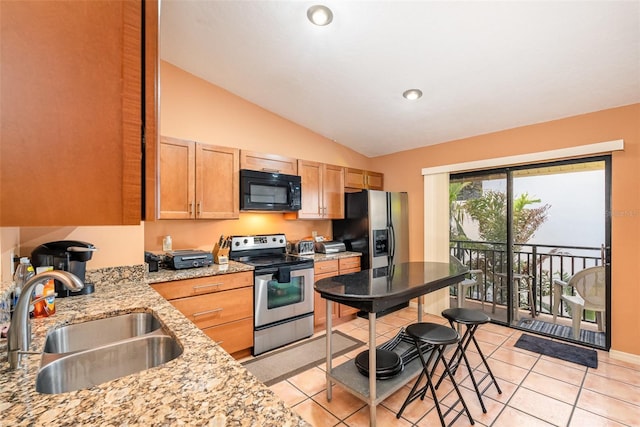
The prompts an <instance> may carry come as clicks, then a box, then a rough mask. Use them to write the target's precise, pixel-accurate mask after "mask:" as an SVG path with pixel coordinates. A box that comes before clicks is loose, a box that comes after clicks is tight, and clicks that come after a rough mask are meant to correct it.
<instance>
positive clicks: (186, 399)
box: [0, 263, 308, 426]
mask: <svg viewBox="0 0 640 427" xmlns="http://www.w3.org/2000/svg"><path fill="white" fill-rule="evenodd" d="M235 264H236V263H233V264H232V263H230V264H229V266H228V267H227V270H221V269H219V268H218V267H219V266H213V267H210V268H206V269H193V270H189V271H188V272H187V271H180V272H175V271H169V272H167V271H164V272H158V273H157V274H156V273H151V274H149V277H148V280H147V277H146V273H145V272H144V269H145V267H144V266H136V267H118V268H110V269H103V270H100V271H96V272H87V280H89V281H92V282H93V283H95V287H96V291H95V292H94V293H93V294H90V295H83V296H76V297H70V298H61V299H56V314H55V315H54V316H52V317H49V318H45V319H33V320H32V328H33V342H32V345H31V349H30V350H33V351H41V350H42V347H43V344H44V338H45V334H46V332H47V330H49V329H51V328H55V327H57V326H60V325H64V324H71V323H78V322H83V321H87V320H93V319H99V318H104V317H107V316H111V315H116V314H121V313H126V312H132V311H137V312H153V313H154V314H156V315H157V316H158V318H159V319H160V320H161V322H162V323H164V325H165V326H167V327H168V329H170V330H171V331H172V333H173V334H175V337H176V338H177V339H178V341H179V342H180V344H181V345H182V346H183V348H184V351H183V353H182V355H180V356H179V357H178V358H176V359H174V360H172V361H170V362H167V363H165V364H163V365H161V366H158V367H155V368H151V369H148V370H145V371H142V372H139V373H136V374H132V375H128V376H126V377H123V378H119V379H116V380H113V381H109V382H106V383H103V384H100V385H97V386H95V387H92V388H90V389H86V390H78V391H73V392H68V393H61V394H54V395H48V394H40V393H38V392H36V391H35V377H36V373H37V370H38V367H39V365H40V356H39V355H28V356H23V357H22V365H21V367H20V368H19V369H17V370H15V371H11V370H9V367H8V363H7V356H6V339H5V340H2V341H0V414H2V417H1V418H2V421H0V425H12V426H23V425H24V426H26V425H29V426H31V425H47V426H60V425H85V426H93V425H95V426H103V425H173V424H183V425H211V426H257V425H259V426H308V423H307V422H305V421H304V420H303V419H302V418H301V417H300V416H298V415H297V414H295V413H294V412H293V411H292V410H291V409H290V408H289V407H287V406H286V405H285V403H284V402H283V401H282V400H280V398H278V397H277V396H276V395H275V394H274V393H273V392H271V390H269V389H268V388H267V387H266V386H265V385H264V384H262V383H261V382H260V381H258V380H257V379H256V378H255V377H254V376H253V375H252V374H251V373H249V371H247V370H246V369H244V367H242V365H240V364H239V363H238V362H237V361H236V360H234V359H233V358H232V357H231V356H230V355H229V354H228V353H226V352H225V351H224V350H223V349H222V348H221V347H219V346H218V345H217V344H216V343H215V342H214V341H212V340H211V339H210V338H209V337H207V336H206V335H205V334H204V333H203V332H202V331H201V330H200V329H198V328H197V327H196V326H195V325H194V324H193V323H191V322H190V321H189V320H187V319H186V318H185V317H184V316H183V315H182V314H181V313H180V312H179V311H178V310H176V309H175V308H174V307H173V306H172V305H171V304H169V303H168V302H167V301H166V300H165V299H164V298H162V297H161V296H160V295H159V294H158V293H156V292H155V291H154V290H153V289H151V287H150V286H148V284H147V283H148V282H161V281H168V280H175V279H172V278H187V277H183V275H187V276H188V277H193V276H191V274H196V275H215V274H224V273H232V272H236V271H245V269H247V268H248V267H247V266H243V265H235ZM236 269H240V270H236ZM248 269H249V270H250V269H251V268H248ZM196 270H198V271H196ZM90 275H91V277H90ZM9 288H10V284H6V283H2V284H0V294H4V293H6V292H7V291H8V289H9Z"/></svg>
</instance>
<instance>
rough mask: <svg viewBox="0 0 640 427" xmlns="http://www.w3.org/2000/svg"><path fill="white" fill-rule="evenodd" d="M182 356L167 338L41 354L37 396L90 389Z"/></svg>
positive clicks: (176, 344)
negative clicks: (38, 393)
mask: <svg viewBox="0 0 640 427" xmlns="http://www.w3.org/2000/svg"><path fill="white" fill-rule="evenodd" d="M181 354H182V347H181V346H180V344H179V343H178V342H177V341H176V340H175V339H174V338H173V337H171V336H169V335H147V336H140V337H135V338H129V339H126V340H123V341H118V342H114V343H111V344H107V345H103V346H100V347H95V348H91V349H89V350H84V351H78V352H76V353H69V354H64V355H62V354H46V353H45V354H43V356H42V365H41V368H40V370H39V371H38V376H37V378H36V390H37V391H38V392H40V393H48V394H55V393H65V392H69V391H73V390H80V389H84V388H90V387H93V386H95V385H98V384H101V383H104V382H106V381H111V380H114V379H117V378H121V377H124V376H127V375H130V374H133V373H136V372H140V371H143V370H145V369H149V368H152V367H155V366H159V365H161V364H163V363H166V362H168V361H170V360H173V359H175V358H176V357H178V356H180V355H181Z"/></svg>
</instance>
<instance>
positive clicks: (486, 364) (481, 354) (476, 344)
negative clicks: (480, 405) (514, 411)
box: [471, 335, 502, 394]
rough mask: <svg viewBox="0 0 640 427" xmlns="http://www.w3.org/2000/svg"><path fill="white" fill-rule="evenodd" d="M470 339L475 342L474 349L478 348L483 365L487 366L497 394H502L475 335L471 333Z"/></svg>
mask: <svg viewBox="0 0 640 427" xmlns="http://www.w3.org/2000/svg"><path fill="white" fill-rule="evenodd" d="M471 339H472V340H473V344H475V346H476V350H478V354H479V355H480V358H481V359H482V363H483V364H484V367H485V368H487V373H488V374H489V376H490V377H491V382H493V384H495V386H496V390H497V391H498V394H502V390H500V386H499V385H498V381H496V377H494V376H493V372H491V368H490V367H489V364H488V363H487V359H486V358H485V357H484V354H483V353H482V350H480V345H478V341H476V337H475V336H473V335H472V336H471ZM490 385H491V384H489V386H490ZM487 388H488V387H487ZM485 390H486V389H485Z"/></svg>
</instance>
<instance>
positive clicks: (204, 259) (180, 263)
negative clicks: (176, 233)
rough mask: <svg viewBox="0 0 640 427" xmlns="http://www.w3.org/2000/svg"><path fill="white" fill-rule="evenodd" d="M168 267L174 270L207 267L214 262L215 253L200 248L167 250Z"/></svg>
mask: <svg viewBox="0 0 640 427" xmlns="http://www.w3.org/2000/svg"><path fill="white" fill-rule="evenodd" d="M166 264H167V267H169V268H173V269H174V270H182V269H184V268H197V267H206V266H209V265H211V264H213V254H212V253H211V252H207V251H203V250H199V249H183V250H176V251H171V252H167V259H166Z"/></svg>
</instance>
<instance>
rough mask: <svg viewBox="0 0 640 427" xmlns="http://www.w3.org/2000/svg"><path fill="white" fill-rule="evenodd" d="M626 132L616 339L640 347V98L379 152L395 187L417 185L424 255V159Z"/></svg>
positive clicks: (615, 264)
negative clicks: (543, 120)
mask: <svg viewBox="0 0 640 427" xmlns="http://www.w3.org/2000/svg"><path fill="white" fill-rule="evenodd" d="M617 139H623V140H624V145H625V148H624V151H619V152H615V153H613V155H612V169H613V170H612V230H611V232H612V236H611V243H612V248H611V256H612V270H611V294H612V295H611V297H612V300H611V305H612V310H611V326H612V334H611V338H612V340H611V343H612V348H613V349H614V350H619V351H622V352H625V353H631V354H635V355H640V316H637V311H638V307H640V279H639V277H640V276H639V275H638V266H639V265H640V249H638V243H640V188H639V187H640V185H639V184H640V104H634V105H630V106H626V107H620V108H613V109H609V110H604V111H600V112H595V113H590V114H585V115H580V116H576V117H569V118H566V119H562V120H556V121H552V122H546V123H540V124H536V125H531V126H524V127H520V128H516V129H509V130H505V131H501V132H495V133H491V134H487V135H480V136H475V137H472V138H466V139H461V140H457V141H451V142H447V143H444V144H438V145H433V146H428V147H422V148H418V149H415V150H409V151H404V152H400V153H395V154H391V155H388V156H381V157H377V158H375V159H372V164H371V167H372V168H373V169H374V170H377V171H380V172H383V173H384V174H385V187H386V189H388V190H406V191H408V192H409V206H410V217H409V222H410V229H411V230H414V232H413V233H412V234H411V241H410V253H411V258H412V259H413V260H420V259H422V257H423V248H424V238H423V233H424V226H423V203H424V193H423V191H424V190H423V177H422V174H421V170H422V168H424V167H432V166H439V165H447V164H453V163H462V162H469V161H474V160H483V159H491V158H497V157H505V156H511V155H518V154H527V153H532V152H539V151H546V150H553V149H559V148H567V147H574V146H578V145H585V144H592V143H597V142H604V141H612V140H617Z"/></svg>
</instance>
